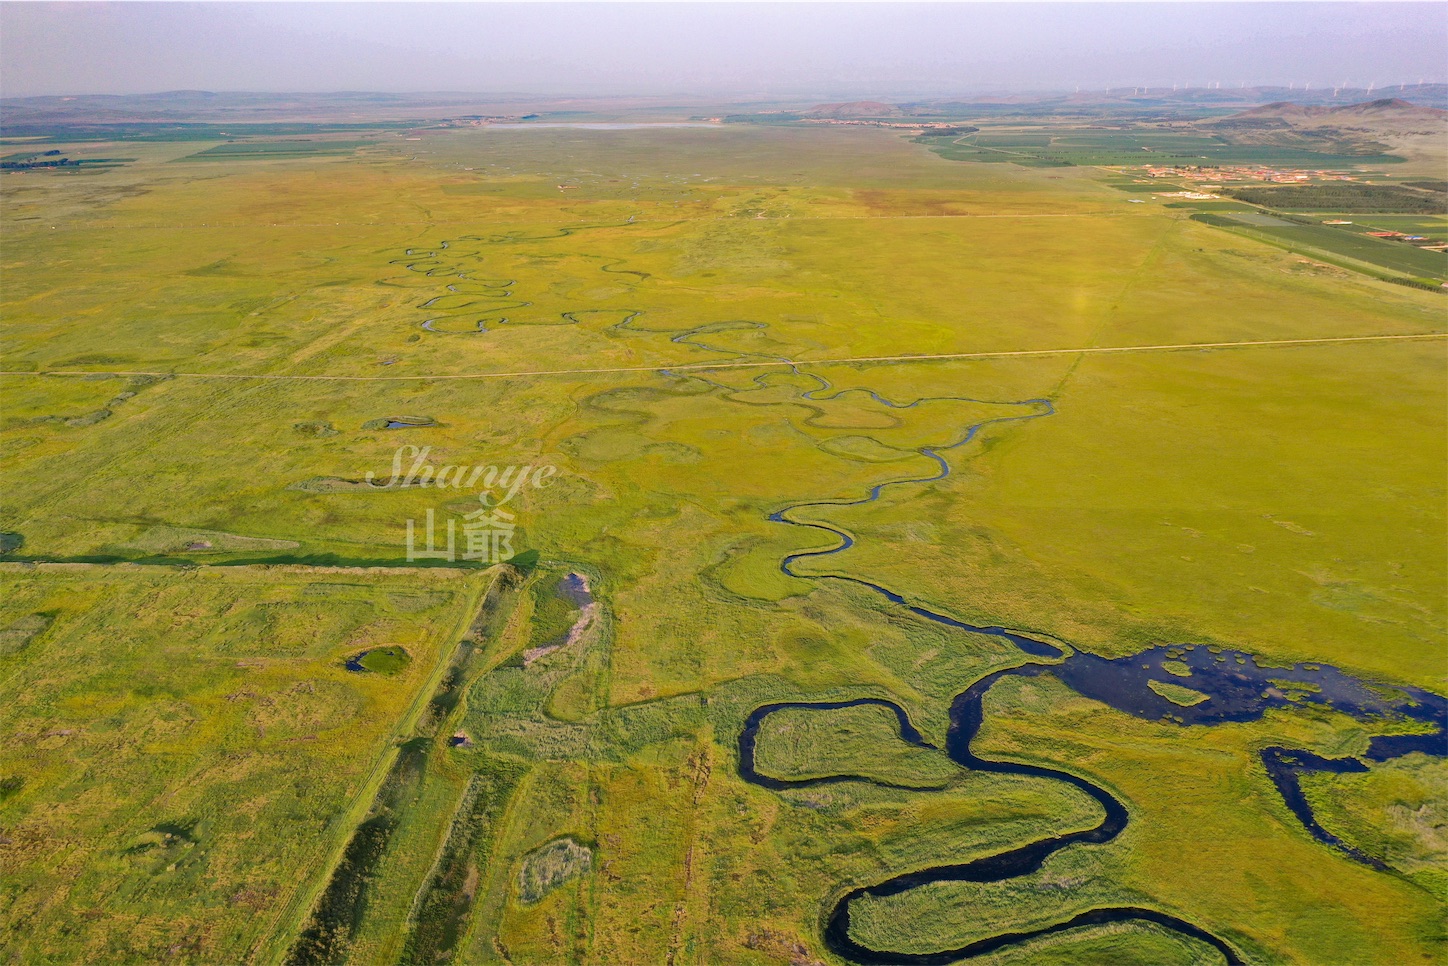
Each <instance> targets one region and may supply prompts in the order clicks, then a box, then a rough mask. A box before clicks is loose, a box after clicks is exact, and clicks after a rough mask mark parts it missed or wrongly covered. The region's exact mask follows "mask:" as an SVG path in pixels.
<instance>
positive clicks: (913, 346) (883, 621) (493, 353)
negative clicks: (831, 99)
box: [0, 117, 1448, 966]
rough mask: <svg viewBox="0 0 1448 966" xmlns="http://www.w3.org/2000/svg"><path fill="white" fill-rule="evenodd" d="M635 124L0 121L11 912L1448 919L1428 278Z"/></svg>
mask: <svg viewBox="0 0 1448 966" xmlns="http://www.w3.org/2000/svg"><path fill="white" fill-rule="evenodd" d="M657 121H658V118H653V117H651V118H647V119H645V120H641V121H640V122H638V123H633V122H628V121H624V122H619V121H618V120H617V119H615V118H609V119H607V120H604V119H598V120H594V121H588V120H583V121H573V120H569V121H567V122H566V124H567V125H569V126H564V122H558V123H555V122H550V121H547V120H544V121H543V122H542V123H534V122H531V121H530V122H526V126H527V127H530V128H533V129H534V130H531V131H530V132H529V133H528V134H526V135H523V134H522V133H517V134H514V133H512V131H511V128H512V127H513V126H509V129H508V131H506V132H505V130H504V126H503V125H495V126H492V127H467V126H459V127H436V128H427V129H425V130H420V131H418V130H414V129H412V128H407V127H400V126H399V127H395V128H393V129H386V128H382V129H378V130H371V131H368V132H365V133H364V134H356V135H355V136H354V135H353V134H348V133H347V132H345V131H339V132H335V135H336V137H338V138H342V137H346V138H349V140H345V141H344V140H336V141H318V142H316V145H313V146H312V147H306V148H303V147H298V145H299V144H303V143H304V142H299V141H298V142H291V141H285V140H279V139H278V136H277V135H276V134H268V133H266V132H258V133H257V134H256V136H255V140H254V141H250V142H248V141H246V140H244V139H243V140H237V141H234V142H227V141H225V140H223V139H220V138H217V139H216V140H215V141H211V140H201V141H194V140H193V141H185V142H180V141H165V140H136V141H126V142H124V143H123V144H120V143H115V144H95V142H94V141H93V140H85V141H84V143H86V144H91V145H93V147H94V151H95V152H96V153H104V154H105V156H108V157H109V156H125V157H127V158H131V157H133V156H134V158H135V160H134V161H128V162H127V163H126V164H125V165H124V166H120V167H116V168H107V169H104V170H97V171H95V172H94V173H87V174H86V175H85V176H84V177H76V176H70V175H60V174H57V173H56V172H54V171H48V170H40V169H36V170H26V171H21V172H17V173H11V172H7V173H6V176H5V179H4V181H3V183H0V216H3V218H4V221H5V226H6V229H7V239H6V252H5V258H6V266H5V273H6V286H5V292H4V295H3V309H4V315H5V329H4V343H3V348H4V355H5V364H4V369H5V372H4V374H3V375H0V390H3V394H4V402H5V408H4V412H3V422H0V453H3V454H4V457H5V458H4V461H3V463H0V493H3V497H4V499H3V519H0V530H3V531H4V535H5V537H6V539H5V541H4V542H3V544H0V549H3V554H0V582H3V583H4V585H5V587H6V593H5V594H4V595H0V680H3V681H4V682H5V683H4V695H5V697H6V698H7V700H6V702H5V709H6V710H5V712H4V715H5V717H6V723H7V730H8V733H10V734H12V735H13V736H15V738H16V740H15V741H13V742H10V743H7V745H6V747H5V749H4V750H3V751H0V836H3V840H0V859H3V860H4V862H5V864H6V867H7V869H9V870H12V871H11V872H10V873H8V874H7V875H6V877H5V882H4V884H3V885H0V896H3V901H0V922H3V923H4V924H5V926H6V928H7V930H8V931H9V933H10V934H11V936H12V937H14V938H13V940H12V943H13V948H14V954H15V955H16V956H18V957H20V958H22V959H25V960H26V961H34V962H67V961H74V960H76V959H80V958H91V959H107V960H112V961H137V960H150V959H157V958H163V957H167V956H173V957H179V958H182V959H185V960H187V961H194V962H217V961H247V962H265V963H272V962H295V963H301V962H324V961H325V962H353V963H369V964H371V963H378V964H383V963H404V962H408V963H411V962H454V963H575V962H576V963H618V962H627V963H654V962H672V963H684V962H731V963H732V962H737V963H775V962H796V963H804V962H826V963H831V964H834V963H848V962H861V963H884V962H913V963H921V964H925V963H942V964H943V963H949V962H955V961H958V960H961V959H969V960H970V961H972V962H979V963H986V964H990V966H1007V964H1012V963H1020V962H1100V961H1111V962H1129V961H1139V962H1152V963H1162V964H1167V963H1183V964H1185V963H1197V962H1218V961H1221V962H1228V963H1253V964H1257V963H1262V964H1268V963H1273V964H1275V963H1309V964H1316V963H1324V964H1325V963H1333V964H1349V966H1357V964H1363V966H1368V964H1377V963H1389V962H1393V963H1397V962H1416V961H1426V960H1429V959H1432V958H1434V957H1441V956H1442V954H1443V951H1444V939H1443V934H1442V930H1441V921H1442V912H1443V908H1444V902H1445V900H1448V838H1445V831H1444V830H1445V829H1448V806H1445V804H1444V802H1445V800H1448V766H1445V759H1444V752H1445V750H1448V749H1445V747H1444V715H1445V705H1444V699H1443V697H1442V695H1443V694H1444V693H1445V677H1448V662H1445V660H1444V654H1445V648H1444V644H1445V639H1444V631H1443V627H1444V617H1445V615H1444V604H1445V596H1448V595H1445V593H1444V590H1445V573H1444V554H1443V552H1442V551H1443V533H1444V530H1445V524H1448V508H1445V495H1444V486H1443V474H1442V468H1443V466H1444V465H1445V463H1448V452H1445V448H1448V444H1445V439H1448V424H1445V417H1444V413H1445V412H1448V378H1445V367H1444V355H1443V352H1444V344H1445V341H1444V334H1445V331H1448V327H1445V325H1444V321H1443V314H1442V305H1441V300H1442V296H1441V295H1440V294H1438V293H1435V292H1431V291H1427V290H1421V289H1414V288H1411V287H1407V286H1402V285H1393V284H1387V283H1385V282H1384V281H1382V280H1380V279H1377V278H1374V277H1371V276H1368V275H1363V274H1354V273H1351V272H1347V271H1344V270H1340V269H1337V268H1334V267H1332V266H1331V265H1324V264H1317V263H1313V264H1308V265H1304V264H1303V259H1301V258H1299V257H1297V256H1295V255H1292V254H1290V253H1288V252H1286V251H1284V250H1282V249H1281V248H1277V247H1273V246H1272V245H1269V244H1265V243H1261V242H1260V241H1258V240H1254V239H1253V238H1251V237H1250V236H1247V235H1241V234H1233V233H1231V232H1228V231H1224V230H1221V229H1219V228H1216V227H1214V226H1213V225H1212V224H1209V223H1204V222H1203V220H1202V219H1199V218H1198V219H1193V218H1192V217H1191V215H1192V209H1183V208H1173V207H1170V204H1169V203H1168V202H1167V201H1166V200H1165V199H1153V200H1151V201H1147V202H1144V203H1142V204H1131V203H1129V202H1128V192H1125V191H1122V190H1118V189H1117V188H1116V187H1113V186H1112V183H1111V182H1112V180H1113V179H1116V178H1119V177H1120V175H1119V173H1118V172H1113V171H1103V170H1102V169H1100V168H1097V167H1094V166H1092V165H1093V164H1095V163H1104V162H1106V161H1117V160H1120V159H1119V158H1117V157H1116V156H1115V154H1111V152H1106V147H1108V146H1103V145H1102V144H1098V143H1096V142H1095V141H1089V142H1088V141H1087V140H1081V139H1080V138H1078V139H1077V141H1073V142H1071V144H1070V145H1069V146H1070V147H1071V150H1072V151H1073V152H1075V153H1076V154H1080V155H1081V158H1078V160H1081V159H1085V160H1087V161H1091V162H1092V164H1085V163H1083V164H1079V165H1073V166H1064V165H1050V166H1046V165H1034V164H1018V163H1013V162H1011V161H1008V160H1002V159H1000V158H998V157H992V158H989V159H986V158H979V157H976V156H975V155H976V154H979V153H981V152H983V151H985V150H986V149H987V148H989V147H991V146H992V145H995V146H1000V145H1004V144H1005V143H1006V142H1005V141H1004V140H1001V138H1003V137H1005V135H1004V134H1001V133H1000V132H994V133H993V132H991V131H986V132H985V134H984V135H983V136H980V135H977V136H975V137H974V140H973V141H971V142H970V143H969V144H959V145H954V146H953V147H951V148H949V149H944V148H943V146H942V145H938V144H934V143H932V140H931V139H928V138H927V139H925V140H924V141H920V140H916V139H914V138H913V137H911V136H907V135H905V134H902V133H900V132H897V131H892V130H889V129H885V128H878V127H867V126H858V127H856V126H830V125H805V124H795V125H790V124H784V123H779V124H774V123H771V124H767V125H766V124H744V123H741V124H735V123H731V124H727V125H702V124H699V123H696V122H692V121H677V122H676V123H672V124H660V123H656V122H657ZM575 124H582V125H587V126H589V129H588V130H587V131H586V132H580V131H579V129H578V127H575V126H572V125H575ZM524 126H525V125H524V124H519V125H516V127H517V128H518V129H519V130H520V131H521V128H522V127H524ZM699 127H708V128H710V129H709V130H699V129H697V128H699ZM228 130H229V128H228ZM1007 133H1009V132H1007ZM1073 136H1074V135H1073ZM54 138H55V139H54V141H53V142H46V143H47V144H49V143H54V144H55V145H57V148H65V149H69V148H70V147H71V146H72V145H71V144H70V143H69V142H67V141H65V139H64V137H63V135H62V134H60V133H58V134H56V135H55V136H54ZM410 138H416V139H417V140H409V139H410ZM992 138H995V139H996V140H992ZM76 143H81V139H79V138H77V139H76ZM1181 143H1182V145H1183V150H1186V147H1191V148H1192V150H1196V147H1195V145H1196V143H1197V142H1196V141H1191V143H1190V144H1188V141H1187V140H1185V139H1184V140H1182V141H1181ZM248 144H254V145H255V146H254V147H248V146H247V145H248ZM36 147H44V145H37V146H36ZM122 148H124V150H122ZM25 149H26V150H34V149H35V148H33V147H32V146H31V145H29V144H27V145H26V146H25ZM1112 151H1114V152H1115V153H1116V154H1119V153H1120V152H1119V151H1116V149H1115V148H1114V147H1113V148H1112ZM1102 152H1106V153H1105V154H1103V153H1102ZM1098 154H1100V155H1101V156H1099V157H1098ZM1107 154H1111V156H1109V157H1108V156H1106V155H1107ZM1072 157H1075V154H1073V155H1072ZM1064 159H1065V156H1064V155H1063V157H1062V158H1061V159H1046V160H1064ZM1038 160H1039V159H1038ZM1344 163H1346V162H1344ZM1361 163H1372V161H1371V159H1369V160H1368V161H1362V162H1361ZM1395 163H1396V162H1395ZM52 226H54V227H52ZM1204 293H1209V294H1210V297H1206V296H1204ZM1076 350H1088V351H1076ZM1102 350H1111V351H1102ZM123 396H124V398H122V397H123ZM102 410H104V411H106V412H107V413H108V415H107V416H105V417H104V418H99V419H84V418H82V419H77V418H76V417H78V416H82V417H83V416H85V415H86V414H89V413H96V412H100V411H102ZM388 414H390V415H388ZM406 414H411V415H406ZM399 447H403V448H407V447H411V449H410V450H407V451H408V452H411V453H413V454H414V455H416V454H419V453H426V454H427V459H428V460H430V463H429V465H432V464H436V465H437V466H445V467H464V468H466V467H520V466H521V467H531V468H537V467H556V475H554V476H553V477H552V478H551V479H549V480H548V481H547V482H548V485H547V486H542V485H536V486H527V487H521V488H517V487H515V488H514V491H513V492H509V493H508V494H506V495H507V497H508V499H507V501H506V504H505V505H502V504H499V505H492V506H490V505H489V504H483V507H484V508H485V509H497V508H498V506H502V508H503V509H505V510H507V511H508V513H509V514H510V517H509V519H508V521H507V522H508V523H509V525H510V527H511V529H509V530H508V531H507V532H508V533H510V534H511V540H512V547H513V550H514V551H515V554H514V555H513V556H512V557H511V558H510V559H509V560H508V561H505V562H495V561H493V560H483V561H470V562H467V563H466V564H465V563H464V562H461V561H448V560H439V559H409V558H410V557H411V556H412V555H411V554H410V553H409V552H408V546H407V543H406V539H407V538H406V532H407V531H406V530H405V525H406V523H407V521H422V520H423V519H424V518H425V516H426V515H427V514H429V513H430V514H433V515H434V516H435V518H436V520H437V521H438V522H439V524H441V522H442V521H444V520H451V521H457V522H458V523H459V524H460V525H461V524H462V523H464V522H465V521H467V520H468V519H469V518H468V517H467V514H470V513H475V512H477V511H478V510H479V506H480V503H479V500H478V495H479V492H481V491H482V490H483V489H484V487H482V486H475V487H472V488H466V487H461V486H454V487H442V486H427V485H407V484H406V483H405V482H404V483H403V484H401V485H396V486H393V485H390V482H395V481H396V478H397V477H398V476H399V473H398V471H397V470H396V469H389V468H390V467H394V466H401V465H403V464H402V463H401V462H400V460H401V455H400V454H402V452H403V449H399ZM419 458H420V457H419ZM459 475H460V474H459ZM384 479H385V480H388V481H389V484H388V485H376V484H373V485H368V484H367V483H365V482H362V481H364V480H376V481H382V480H384ZM488 479H491V477H489V478H488ZM535 479H536V478H535ZM504 485H506V484H504ZM488 486H492V484H491V483H489V484H488ZM495 495H497V494H496V492H495ZM420 525H421V524H420V522H419V526H420ZM460 533H461V531H460ZM461 539H462V538H461V537H460V540H461ZM202 544H205V546H202ZM459 545H460V546H461V545H462V544H461V542H460V544H459ZM354 664H355V665H356V666H355V667H354ZM359 668H361V669H362V670H358V669H359ZM198 896H199V897H201V898H199V899H198V898H197V897H198ZM75 909H82V910H85V912H84V915H82V916H71V915H69V914H67V912H66V911H67V910H75Z"/></svg>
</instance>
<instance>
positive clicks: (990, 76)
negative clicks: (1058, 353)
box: [0, 0, 1448, 97]
mask: <svg viewBox="0 0 1448 966" xmlns="http://www.w3.org/2000/svg"><path fill="white" fill-rule="evenodd" d="M1445 65H1448V4H1445V3H1442V2H1417V3H1311V2H1301V3H1121V4H1104V3H1103V4H1097V3H1064V4H1046V3H1043V4H1035V3H982V4H967V3H919V4H917V3H848V4H839V3H802V4H793V3H791V4H783V3H780V4H773V3H770V4H765V3H753V4H708V3H637V4H631V3H617V4H616V3H529V4H514V3H136V2H122V3H36V2H14V0H7V2H3V3H0V93H3V94H4V95H5V96H10V97H17V96H23V95H29V94H80V93H140V92H151V91H165V90H178V89H202V90H213V91H223V90H232V91H235V90H245V91H337V90H365V91H469V92H495V93H496V92H512V91H516V92H526V93H543V94H689V93H699V94H721V93H728V94H739V95H744V94H829V95H833V94H840V95H854V96H861V97H865V96H871V95H877V96H886V95H891V94H897V95H898V94H927V93H949V92H960V93H967V92H971V91H981V90H993V89H994V90H999V89H1006V88H1015V89H1050V88H1054V89H1061V88H1071V87H1073V86H1075V85H1077V84H1080V85H1081V87H1082V88H1083V89H1100V88H1103V87H1120V86H1132V85H1138V84H1140V85H1147V84H1150V85H1154V86H1156V85H1162V84H1168V85H1169V84H1172V83H1181V84H1191V85H1194V86H1202V85H1205V84H1207V83H1210V82H1216V81H1220V82H1221V83H1222V86H1223V87H1229V86H1236V85H1238V84H1240V83H1242V82H1243V81H1245V82H1247V83H1248V84H1275V83H1282V84H1286V83H1288V82H1296V83H1299V84H1300V83H1306V82H1311V83H1312V84H1313V86H1321V85H1326V84H1334V83H1339V82H1342V81H1344V80H1346V81H1349V82H1350V83H1351V84H1353V85H1355V86H1366V85H1367V84H1368V83H1376V84H1377V85H1379V86H1383V85H1387V84H1397V83H1399V82H1402V81H1406V82H1408V83H1414V82H1416V81H1417V80H1419V79H1420V78H1424V79H1427V80H1429V81H1442V80H1444V79H1445V74H1448V67H1445Z"/></svg>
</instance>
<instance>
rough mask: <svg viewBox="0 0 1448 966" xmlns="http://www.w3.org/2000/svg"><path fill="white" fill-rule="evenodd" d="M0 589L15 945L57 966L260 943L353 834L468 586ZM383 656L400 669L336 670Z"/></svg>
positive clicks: (455, 582) (100, 577) (197, 576)
mask: <svg viewBox="0 0 1448 966" xmlns="http://www.w3.org/2000/svg"><path fill="white" fill-rule="evenodd" d="M3 580H4V583H5V593H4V595H3V596H4V603H3V605H0V607H3V611H0V613H3V616H0V621H3V622H4V623H5V625H6V626H7V628H8V629H9V632H8V633H7V638H6V645H5V648H4V654H3V656H0V673H3V674H4V679H5V688H6V693H7V695H8V700H7V701H6V704H5V712H4V716H5V730H6V734H8V735H10V736H11V740H10V741H9V742H7V744H6V748H5V751H4V753H3V756H0V772H3V773H4V775H5V777H6V780H7V783H8V786H9V787H11V788H12V790H11V792H10V793H9V794H7V796H6V798H5V801H4V802H3V804H0V810H3V811H0V815H3V823H4V828H5V832H6V843H5V847H6V852H7V872H6V875H5V886H4V895H5V899H4V906H5V910H6V911H5V916H6V920H7V923H8V930H9V932H10V936H11V938H10V940H8V943H9V944H10V948H11V949H12V950H13V951H14V952H15V954H16V955H18V956H21V957H23V958H24V959H26V960H27V961H31V962H63V961H68V960H70V961H73V960H74V959H76V958H89V959H104V960H110V961H132V960H142V959H155V958H162V957H165V956H167V955H178V954H179V955H183V956H185V957H186V958H188V959H194V960H216V959H221V958H232V957H236V956H240V955H244V954H246V953H247V952H248V951H249V950H252V949H254V948H256V947H257V946H258V945H259V944H261V943H262V942H263V941H265V939H266V938H267V936H268V933H269V931H271V930H274V929H276V928H277V927H278V921H279V917H281V916H284V914H285V910H287V909H288V908H289V907H290V906H292V905H293V904H294V903H295V902H296V901H297V899H298V898H299V894H300V891H301V890H305V889H306V887H307V886H308V884H309V882H310V881H311V880H312V879H314V878H315V876H316V875H317V874H318V871H319V870H321V869H324V868H325V867H326V866H327V864H328V863H329V862H330V857H331V854H332V852H333V850H334V849H335V848H337V846H338V845H339V844H340V842H341V841H343V840H345V838H346V837H347V836H348V835H349V834H350V832H351V821H352V820H351V819H350V817H349V816H350V812H351V806H352V803H353V799H354V798H355V797H356V796H358V795H361V794H365V793H366V791H365V790H366V788H367V786H368V783H369V782H370V781H371V775H372V773H373V772H374V770H375V769H376V767H377V762H378V761H380V760H382V759H383V758H384V757H385V756H386V755H387V754H388V753H389V750H390V747H391V742H392V738H393V735H394V733H395V732H396V731H397V730H398V729H399V728H402V727H405V722H406V721H407V719H408V718H409V716H410V715H411V714H412V708H413V707H414V705H415V704H416V703H417V701H418V698H419V695H423V694H424V693H425V691H426V690H427V687H426V682H427V681H428V679H429V676H430V675H431V672H432V670H433V668H434V667H435V666H436V665H437V664H438V663H439V660H440V659H441V658H442V657H444V656H445V655H446V645H448V644H449V643H451V642H450V640H449V635H450V634H451V633H452V632H453V630H454V628H453V625H454V624H455V623H456V621H457V615H458V614H459V613H462V612H465V610H466V608H467V607H468V606H469V601H470V600H472V599H474V598H475V597H476V589H475V585H476V584H477V580H478V578H475V577H474V578H464V577H461V576H458V575H457V574H455V573H452V574H448V575H439V574H435V573H433V572H409V571H392V572H382V571H372V572H362V571H356V570H352V571H348V570H337V571H335V572H332V573H327V572H322V571H318V572H304V571H299V570H288V569H280V570H270V571H268V570H258V569H240V568H238V569H225V570H207V571H192V572H175V571H171V570H167V569H149V570H142V569H132V570H127V571H123V570H117V569H115V568H105V569H102V568H96V567H86V566H82V565H67V566H56V567H44V568H42V569H41V570H40V571H38V572H37V571H21V570H17V569H16V568H15V567H14V565H7V566H6V571H5V573H4V574H3ZM32 615H39V617H40V619H39V620H36V619H35V617H34V616H32ZM385 642H399V643H400V644H403V645H405V646H406V648H407V649H408V650H409V651H410V652H411V653H413V654H414V655H416V659H415V660H414V661H413V662H412V664H411V666H409V667H406V668H402V669H400V670H399V672H398V673H397V674H394V675H389V676H383V675H369V674H355V673H352V672H349V671H346V670H344V669H343V667H342V664H343V661H344V660H345V657H346V656H347V654H348V653H349V652H350V651H352V650H354V649H356V648H357V647H358V646H359V645H366V644H372V643H385ZM74 910H84V912H85V914H84V916H79V917H77V916H75V915H73V911H74ZM168 951H169V952H168Z"/></svg>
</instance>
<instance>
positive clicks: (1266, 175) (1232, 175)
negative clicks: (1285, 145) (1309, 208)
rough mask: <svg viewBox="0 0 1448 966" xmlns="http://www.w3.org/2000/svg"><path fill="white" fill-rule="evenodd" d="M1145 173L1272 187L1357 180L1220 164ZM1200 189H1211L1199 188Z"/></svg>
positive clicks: (1321, 172)
mask: <svg viewBox="0 0 1448 966" xmlns="http://www.w3.org/2000/svg"><path fill="white" fill-rule="evenodd" d="M1146 173H1147V174H1148V175H1150V176H1151V177H1153V178H1174V179H1177V180H1180V181H1214V182H1221V181H1255V182H1268V183H1273V184H1306V183H1308V182H1317V181H1356V180H1357V177H1356V176H1354V175H1352V174H1349V173H1347V172H1345V171H1326V170H1316V171H1304V170H1297V169H1294V170H1291V171H1282V170H1279V169H1277V168H1263V167H1253V166H1251V165H1242V164H1238V165H1223V166H1221V167H1212V168H1203V167H1199V166H1196V165H1173V166H1168V167H1157V166H1148V167H1147V169H1146ZM1203 187H1213V186H1211V185H1203Z"/></svg>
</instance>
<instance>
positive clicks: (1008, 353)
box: [0, 332, 1448, 382]
mask: <svg viewBox="0 0 1448 966" xmlns="http://www.w3.org/2000/svg"><path fill="white" fill-rule="evenodd" d="M1429 339H1448V332H1419V333H1413V334H1408V335H1345V336H1335V337H1330V338H1323V339H1253V340H1245V341H1239V342H1179V343H1170V344H1163V345H1122V346H1078V347H1075V348H1070V349H1002V350H997V351H993V352H934V353H924V354H920V355H901V356H845V357H841V358H836V359H776V360H764V361H761V360H755V361H739V362H678V363H659V364H657V365H652V366H608V367H599V368H591V369H528V370H515V371H511V372H469V373H451V374H444V375H425V376H325V375H286V374H281V373H274V374H273V373H245V372H166V371H162V370H137V369H95V370H87V369H37V370H35V371H33V372H27V371H25V370H16V369H5V370H0V376H80V377H85V376H163V377H169V378H176V379H232V380H248V379H251V380H261V381H266V380H287V379H290V380H294V381H297V382H451V381H457V380H466V379H516V378H520V377H523V376H591V375H600V374H607V373H614V372H693V371H700V370H711V369H776V368H781V367H784V368H788V367H792V366H846V365H853V364H857V363H897V362H942V361H950V360H954V359H962V360H968V359H1012V358H1022V357H1028V356H1070V355H1101V354H1106V353H1128V352H1190V351H1206V350H1211V349H1252V348H1278V347H1281V348H1285V347H1290V346H1312V345H1345V344H1351V343H1362V342H1407V341H1425V340H1429Z"/></svg>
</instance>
